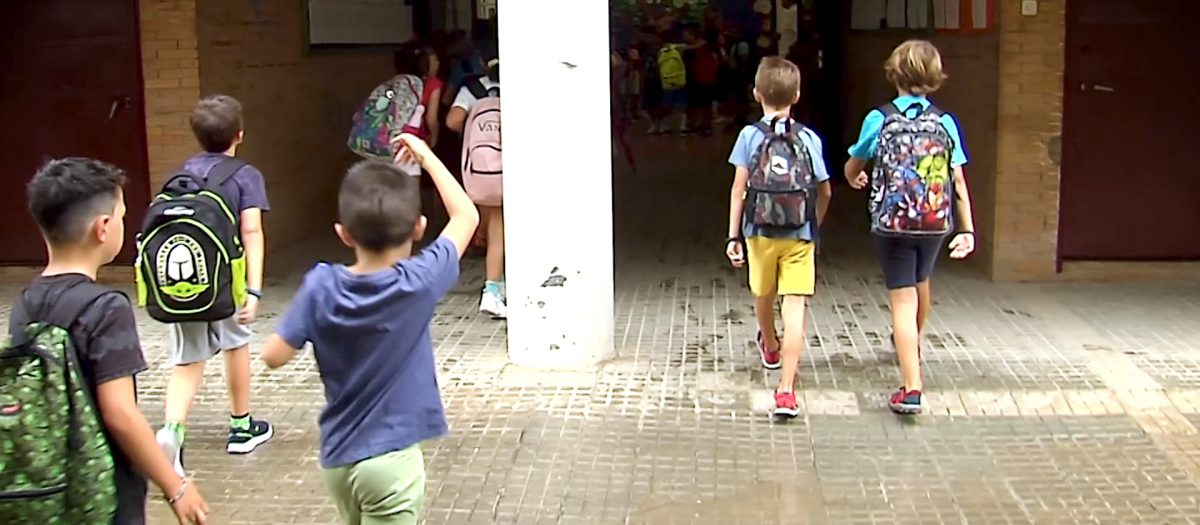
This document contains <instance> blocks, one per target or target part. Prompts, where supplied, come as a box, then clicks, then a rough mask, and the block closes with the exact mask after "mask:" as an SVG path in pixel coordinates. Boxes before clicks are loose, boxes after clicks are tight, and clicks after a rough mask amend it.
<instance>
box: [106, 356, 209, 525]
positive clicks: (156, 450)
mask: <svg viewBox="0 0 1200 525" xmlns="http://www.w3.org/2000/svg"><path fill="white" fill-rule="evenodd" d="M134 391H135V389H134V386H133V377H132V376H125V377H120V378H117V379H112V380H109V381H105V382H103V383H100V384H99V385H97V386H96V407H97V408H98V409H99V410H100V419H101V421H102V422H103V423H104V428H105V429H107V430H108V435H110V436H112V440H113V442H114V443H115V444H116V445H117V447H118V448H120V449H121V451H122V452H124V453H125V456H126V457H128V458H129V462H130V463H132V464H133V466H134V467H135V468H137V470H138V471H139V472H141V473H142V474H145V475H146V477H147V478H150V480H151V481H153V482H154V484H155V485H158V487H159V488H160V489H162V492H163V494H164V495H166V496H167V497H168V498H173V499H175V501H174V503H173V504H172V505H171V507H172V510H174V511H175V515H176V516H177V517H178V518H179V523H181V524H184V523H193V522H194V523H200V524H203V523H204V522H205V519H206V514H208V504H207V503H205V502H204V498H203V497H201V496H200V491H199V490H197V489H196V487H195V486H194V485H192V484H191V483H188V482H187V480H185V479H184V478H182V477H180V476H179V474H178V473H176V472H175V467H174V466H172V465H171V462H170V461H168V460H167V456H166V455H164V454H163V452H162V448H161V447H159V446H158V442H157V441H156V440H155V438H154V431H153V430H151V428H150V423H148V422H147V421H146V416H144V415H142V411H141V410H138V407H137V398H136V397H135V394H134Z"/></svg>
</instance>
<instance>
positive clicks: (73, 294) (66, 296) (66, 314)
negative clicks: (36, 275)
mask: <svg viewBox="0 0 1200 525" xmlns="http://www.w3.org/2000/svg"><path fill="white" fill-rule="evenodd" d="M110 293H121V292H119V291H117V290H113V289H112V288H109V287H107V286H104V285H102V284H99V283H96V282H92V281H88V282H83V283H79V284H77V285H75V286H72V287H71V288H68V289H67V291H65V292H63V294H62V295H61V296H59V298H58V300H56V301H54V304H52V305H49V306H48V307H44V308H43V309H42V310H41V311H36V310H34V309H31V308H30V307H29V302H28V301H27V300H26V298H25V292H21V308H23V309H24V310H25V314H26V315H27V316H29V320H30V321H31V322H41V323H49V324H52V325H55V326H59V327H62V328H66V329H68V330H69V329H70V328H71V325H72V324H74V323H75V320H76V319H78V318H79V316H80V315H83V312H84V311H86V310H87V309H88V307H89V306H91V305H92V303H94V302H96V300H97V299H99V298H100V297H102V296H105V295H108V294H110Z"/></svg>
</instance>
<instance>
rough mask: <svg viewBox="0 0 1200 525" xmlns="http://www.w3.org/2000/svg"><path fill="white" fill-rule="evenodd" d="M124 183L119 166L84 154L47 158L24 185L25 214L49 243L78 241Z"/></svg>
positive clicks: (111, 205) (108, 210)
mask: <svg viewBox="0 0 1200 525" xmlns="http://www.w3.org/2000/svg"><path fill="white" fill-rule="evenodd" d="M124 185H125V173H124V172H123V171H121V168H118V167H116V166H113V165H112V164H108V163H106V162H101V161H98V160H96V159H89V158H84V157H67V158H63V159H53V160H49V161H47V162H46V163H45V164H43V165H42V167H41V168H40V169H38V171H37V173H35V174H34V175H33V179H31V180H30V181H29V184H28V185H27V186H26V191H27V194H28V197H29V213H30V214H31V215H33V220H34V221H35V222H37V225H38V229H40V230H41V231H42V236H43V237H45V238H46V241H47V242H49V243H50V245H51V246H62V245H66V244H71V243H75V242H79V240H80V239H82V238H83V236H84V234H85V233H86V232H87V228H88V226H89V225H90V224H91V222H92V219H95V218H96V216H98V215H103V214H106V213H112V212H113V210H114V209H115V208H116V206H117V199H118V198H120V195H121V187H122V186H124Z"/></svg>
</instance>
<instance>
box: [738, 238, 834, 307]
mask: <svg viewBox="0 0 1200 525" xmlns="http://www.w3.org/2000/svg"><path fill="white" fill-rule="evenodd" d="M813 259H814V253H813V243H812V242H811V241H805V240H801V239H773V238H769V237H751V238H749V239H746V262H747V264H749V266H750V293H753V294H754V295H755V296H763V295H812V294H813V291H814V289H815V288H816V279H817V273H816V265H815V264H814V261H813Z"/></svg>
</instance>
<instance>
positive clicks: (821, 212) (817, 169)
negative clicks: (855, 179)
mask: <svg viewBox="0 0 1200 525" xmlns="http://www.w3.org/2000/svg"><path fill="white" fill-rule="evenodd" d="M804 132H805V133H807V134H808V137H809V139H810V140H811V141H812V150H811V151H809V154H810V155H811V157H810V158H811V159H812V167H813V171H814V173H813V176H814V177H815V178H816V182H817V226H820V225H821V223H822V222H824V221H825V214H826V213H827V212H828V211H829V201H830V200H831V199H833V186H830V185H829V167H828V166H826V165H825V145H824V143H822V142H821V137H819V136H817V133H816V132H814V131H813V130H811V129H807V128H806V129H805V130H804Z"/></svg>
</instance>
